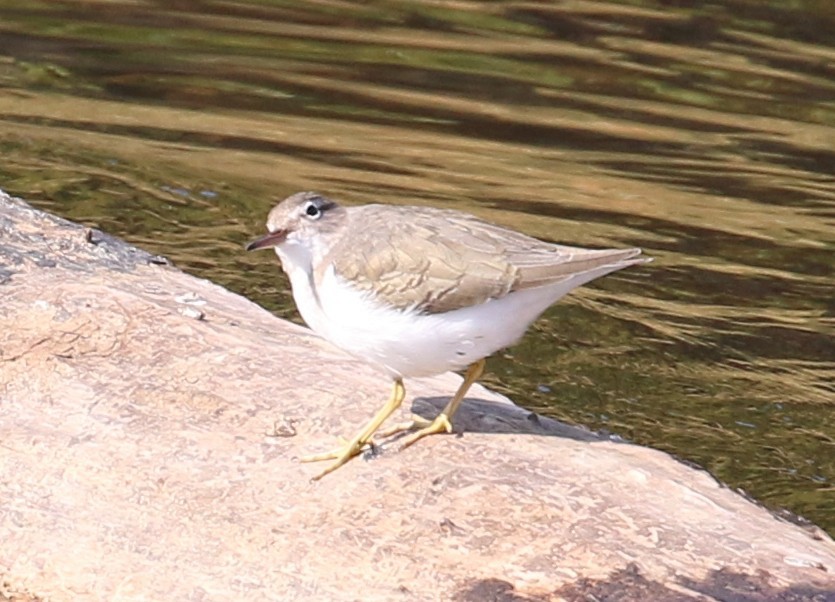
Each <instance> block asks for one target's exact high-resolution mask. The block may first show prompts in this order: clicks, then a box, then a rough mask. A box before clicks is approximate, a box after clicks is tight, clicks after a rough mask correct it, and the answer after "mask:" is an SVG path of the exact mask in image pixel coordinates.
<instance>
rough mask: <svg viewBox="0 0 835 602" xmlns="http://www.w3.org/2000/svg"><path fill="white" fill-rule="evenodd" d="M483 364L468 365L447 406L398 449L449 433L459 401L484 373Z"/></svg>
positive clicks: (481, 361) (407, 438)
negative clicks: (433, 436)
mask: <svg viewBox="0 0 835 602" xmlns="http://www.w3.org/2000/svg"><path fill="white" fill-rule="evenodd" d="M484 364H485V361H484V360H483V359H480V360H478V361H477V362H475V363H473V364H470V367H469V368H467V373H466V374H465V375H464V382H462V383H461V386H460V387H458V390H457V391H456V392H455V395H454V396H453V398H452V399H451V400H450V402H449V403H448V404H447V406H446V407H445V408H444V409H443V410H442V411H441V413H440V414H438V416H437V418H435V420H433V421H432V422H431V423H430V424H429V425H427V426H424V427H423V428H421V429H420V430H419V431H417V432H416V433H413V434H411V435H409V436H408V437H406V439H404V440H403V445H402V447H401V448H400V449H405V448H407V447H409V446H410V445H412V444H413V443H416V442H417V441H420V440H421V439H423V438H424V437H426V436H427V435H434V434H436V433H451V432H452V423H451V422H450V420H452V417H453V415H454V414H455V412H456V411H457V410H458V406H459V405H461V401H462V400H463V399H464V396H465V395H466V394H467V391H468V390H469V389H470V386H472V384H473V383H474V382H475V381H477V380H478V379H479V378H480V377H481V374H482V373H483V372H484Z"/></svg>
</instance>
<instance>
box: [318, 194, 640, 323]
mask: <svg viewBox="0 0 835 602" xmlns="http://www.w3.org/2000/svg"><path fill="white" fill-rule="evenodd" d="M348 215H349V220H350V224H351V225H350V228H349V230H350V231H351V232H352V233H354V234H353V235H352V236H351V237H350V239H349V238H347V237H343V239H342V241H341V242H340V244H339V245H338V246H335V247H334V248H333V249H332V250H331V253H330V255H329V257H328V258H327V259H330V260H331V261H332V263H333V267H334V269H335V271H336V273H337V274H339V275H340V276H342V277H343V278H346V279H350V280H352V281H353V282H354V283H355V285H356V286H357V287H358V288H360V289H361V290H366V291H369V292H371V293H373V294H374V295H375V296H376V297H378V298H379V299H381V300H382V301H385V302H386V303H389V304H391V305H392V306H394V307H397V308H401V309H405V308H409V307H414V308H416V309H418V310H420V311H423V312H426V313H442V312H447V311H452V310H455V309H460V308H462V307H468V306H470V305H476V304H479V303H483V302H485V301H487V300H488V299H497V298H500V297H503V296H505V295H507V294H508V293H509V292H511V291H514V290H520V289H525V288H532V287H538V286H547V285H549V284H553V283H556V282H559V281H561V280H565V279H566V278H569V277H571V276H574V275H577V274H579V273H583V272H586V271H589V270H593V269H595V268H598V267H600V266H603V265H608V264H616V263H619V262H620V261H623V260H626V259H628V258H630V257H634V256H635V255H637V254H639V253H640V250H639V249H623V250H620V249H614V250H599V251H597V250H587V249H580V248H577V247H568V246H563V245H552V244H549V243H545V242H542V241H540V240H537V239H535V238H532V237H530V236H526V235H524V234H520V233H518V232H514V231H512V230H508V229H506V228H502V227H500V226H496V225H494V224H490V223H487V222H483V221H481V220H479V219H477V218H475V217H473V216H470V215H467V214H464V213H459V212H456V211H445V210H441V209H433V208H429V207H396V206H389V205H364V206H361V207H352V208H349V209H348ZM630 263H631V262H630ZM624 265H628V264H624Z"/></svg>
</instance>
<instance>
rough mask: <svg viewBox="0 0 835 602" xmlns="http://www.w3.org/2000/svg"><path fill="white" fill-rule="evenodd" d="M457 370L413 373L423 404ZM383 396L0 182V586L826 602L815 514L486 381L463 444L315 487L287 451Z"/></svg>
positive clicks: (199, 286)
mask: <svg viewBox="0 0 835 602" xmlns="http://www.w3.org/2000/svg"><path fill="white" fill-rule="evenodd" d="M276 269H278V266H276ZM201 316H202V317H201ZM458 382H459V377H457V376H455V375H451V374H447V375H444V376H440V377H437V378H431V379H422V380H416V381H411V382H407V389H408V392H409V393H410V394H411V395H412V396H414V397H416V398H417V400H416V401H415V402H414V408H415V409H416V411H417V412H418V413H421V414H424V415H427V416H429V415H431V414H432V413H433V412H435V411H437V408H439V407H441V406H442V404H443V403H444V402H445V401H446V399H447V396H448V395H450V394H451V393H452V392H453V391H454V389H455V387H456V385H457V383H458ZM388 393H389V382H388V381H387V380H386V379H385V377H383V376H381V375H380V374H377V373H375V372H374V371H373V370H371V369H370V368H368V367H366V366H364V365H363V364H362V363H361V362H359V361H356V360H353V359H351V358H350V357H348V356H346V355H344V354H343V353H342V352H340V351H338V350H337V349H334V348H333V347H331V346H329V345H328V344H327V343H325V342H323V341H322V340H320V339H319V338H317V337H316V336H314V335H313V334H311V333H310V332H309V331H307V330H305V329H303V328H300V327H298V326H295V325H292V324H290V323H287V322H284V321H282V320H280V319H278V318H276V317H274V316H272V315H271V314H269V313H268V312H266V311H265V310H263V309H261V308H259V307H258V306H256V305H255V304H253V303H251V302H249V301H247V300H246V299H244V298H242V297H240V296H237V295H234V294H232V293H230V292H229V291H227V290H225V289H223V288H221V287H219V286H216V285H214V284H212V283H210V282H207V281H205V280H198V279H196V278H193V277H191V276H188V275H186V274H184V273H182V272H180V271H178V270H177V269H174V268H173V267H170V266H168V265H165V264H164V263H161V262H160V260H159V258H153V257H151V256H150V255H148V254H146V253H144V252H143V251H140V250H138V249H135V248H132V247H130V246H128V245H126V244H124V243H122V242H120V241H118V240H116V239H113V238H111V237H108V236H106V235H104V234H102V233H101V232H97V231H93V232H91V237H89V238H88V230H86V229H85V228H84V227H82V226H79V225H76V224H72V223H70V222H67V221H64V220H61V219H58V218H55V217H53V216H50V215H48V214H45V213H42V212H39V211H36V210H34V209H32V208H31V207H29V206H28V205H26V204H25V203H24V202H22V201H20V200H16V199H13V198H9V197H8V196H6V195H3V194H2V193H0V584H3V583H5V588H6V592H5V594H4V593H3V588H2V587H0V600H2V599H3V598H4V596H6V597H10V598H11V599H14V592H16V591H17V592H21V591H27V592H29V593H31V594H35V595H38V596H42V597H44V598H45V599H47V600H54V601H65V600H67V601H69V600H72V601H87V600H112V601H119V600H131V601H133V600H136V601H141V600H147V601H169V600H171V601H173V600H177V601H185V600H195V601H198V600H223V601H226V600H247V601H249V600H252V601H260V600H364V601H375V600H381V601H388V600H517V601H523V600H524V601H532V600H564V599H567V600H587V599H618V600H633V599H640V600H835V576H834V574H835V545H833V542H832V540H830V539H829V537H827V536H826V535H825V534H823V533H822V532H821V531H820V530H816V529H802V528H800V527H798V526H795V525H793V524H789V523H787V522H783V521H781V520H778V519H776V518H774V517H773V516H772V515H771V514H769V512H767V511H766V510H764V509H762V508H760V507H758V506H757V505H755V504H753V503H751V502H749V501H747V500H746V499H744V498H743V497H741V496H740V495H737V494H736V493H734V492H732V491H730V490H728V489H727V488H724V487H722V486H720V485H718V484H717V483H716V482H715V481H714V480H713V479H712V478H711V477H710V476H709V475H708V474H706V473H705V472H703V471H699V470H696V469H693V468H690V467H687V466H685V465H684V464H681V463H679V462H676V461H674V460H673V459H672V458H670V457H669V456H668V455H666V454H664V453H661V452H658V451H654V450H651V449H647V448H643V447H638V446H634V445H627V444H622V443H620V444H619V443H616V442H611V441H607V440H604V439H602V438H599V437H596V436H594V435H591V434H589V433H587V432H584V431H582V430H579V429H574V428H570V427H566V426H564V425H560V424H558V423H556V422H554V421H552V420H547V419H538V418H536V417H535V416H532V415H531V414H529V413H528V412H526V411H524V410H521V409H519V408H517V407H515V406H514V405H512V404H510V403H509V402H508V401H507V400H506V399H504V398H501V397H500V396H498V395H496V394H494V393H491V392H489V391H487V390H485V389H483V388H480V387H474V388H473V390H472V392H471V398H470V399H469V400H468V401H467V402H466V403H465V404H464V406H463V407H462V411H461V414H460V417H459V418H458V420H457V425H458V426H459V427H463V430H464V431H465V432H464V434H463V436H446V437H442V436H437V437H430V438H428V439H425V440H423V441H421V442H420V443H419V444H417V445H415V446H413V447H411V448H409V449H408V450H406V451H404V452H402V453H401V452H398V451H397V450H396V445H395V444H393V443H392V444H389V445H384V446H383V447H382V449H381V451H380V453H378V454H377V455H376V457H373V458H366V459H362V458H360V459H355V460H354V461H352V462H351V463H349V464H348V465H347V466H345V467H343V468H341V469H340V470H338V471H336V472H335V473H334V474H332V475H330V476H328V477H326V478H325V479H323V480H322V481H320V482H311V481H310V477H311V476H313V475H314V474H316V473H317V472H318V471H319V470H320V468H321V467H320V466H319V465H310V464H300V463H299V462H298V457H299V456H301V455H304V454H308V453H311V452H317V451H320V450H322V449H325V448H329V447H331V446H333V445H334V444H335V443H336V441H335V435H337V434H339V433H343V434H349V433H352V432H353V431H355V430H356V429H357V428H358V427H359V426H360V425H361V424H362V423H364V421H365V420H367V419H368V418H369V417H370V415H371V414H372V413H373V412H374V411H375V410H376V409H378V407H379V406H380V404H381V402H382V401H383V400H384V398H385V397H386V396H387V395H388ZM406 405H407V406H411V405H412V404H411V403H410V402H407V404H406ZM409 409H410V408H409V407H406V408H404V411H403V416H402V417H403V418H405V417H406V416H407V414H408V411H409ZM607 595H608V596H609V597H608V598H607V597H606V596H607ZM595 596H596V597H595ZM617 596H620V597H617ZM734 596H736V597H734ZM744 596H748V597H744Z"/></svg>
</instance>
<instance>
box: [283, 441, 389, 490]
mask: <svg viewBox="0 0 835 602" xmlns="http://www.w3.org/2000/svg"><path fill="white" fill-rule="evenodd" d="M340 440H341V441H343V442H344V444H343V445H342V447H340V448H337V449H335V450H332V451H329V452H324V453H321V454H315V455H313V456H305V457H303V458H301V459H300V460H299V461H300V462H322V461H324V460H336V462H334V463H333V464H331V465H330V466H328V467H327V468H326V469H325V470H323V471H322V472H320V473H319V474H318V475H316V476H315V477H313V479H312V480H314V481H318V480H319V479H321V478H322V477H324V476H325V475H326V474H330V473H332V472H333V471H334V470H336V469H337V468H339V467H340V466H342V465H343V464H346V463H347V462H348V461H349V460H350V459H351V458H353V457H354V456H358V455H359V454H360V453H361V452H362V450H363V449H364V448H365V447H366V446H368V447H374V442H373V441H371V440H368V441H363V440H362V439H361V438H360V437H359V436H357V437H354V438H353V439H352V440H350V441H347V440H346V439H344V438H342V437H340Z"/></svg>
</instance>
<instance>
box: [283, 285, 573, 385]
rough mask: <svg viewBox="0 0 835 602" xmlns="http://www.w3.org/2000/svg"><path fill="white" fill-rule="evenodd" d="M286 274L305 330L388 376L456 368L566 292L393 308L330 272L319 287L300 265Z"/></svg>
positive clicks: (514, 333) (515, 332) (513, 337)
mask: <svg viewBox="0 0 835 602" xmlns="http://www.w3.org/2000/svg"><path fill="white" fill-rule="evenodd" d="M290 279H291V283H292V286H293V297H294V299H295V301H296V305H297V307H298V309H299V312H300V313H301V315H302V318H304V320H305V322H306V323H307V325H308V326H310V328H311V329H313V330H314V331H315V332H317V333H318V334H320V335H321V336H323V337H324V338H326V339H327V340H329V341H330V342H331V343H333V344H334V345H336V346H338V347H340V348H342V349H344V350H345V351H347V352H349V353H351V354H353V355H355V356H357V357H359V358H361V359H363V360H365V361H367V362H369V363H372V364H375V365H377V366H378V367H380V368H381V369H383V370H385V371H386V372H388V373H389V374H390V375H391V376H393V377H395V376H409V377H413V376H429V375H433V374H439V373H442V372H446V371H447V370H459V369H462V368H464V367H466V366H468V365H469V364H471V363H473V362H474V361H476V360H478V359H480V358H482V357H486V356H488V355H490V354H492V353H494V352H495V351H497V350H499V349H502V348H504V347H508V346H510V345H512V344H513V343H515V342H516V341H517V340H518V339H519V338H520V337H521V336H522V335H523V334H524V332H525V329H526V328H527V327H528V325H529V324H530V323H531V322H532V321H533V320H535V319H536V318H537V316H538V315H539V314H540V313H541V312H542V311H543V310H544V309H545V308H546V307H548V306H549V305H550V304H551V303H553V302H554V301H555V300H556V299H557V298H559V297H560V296H562V294H564V292H562V293H561V294H560V292H559V291H557V290H556V289H555V288H553V287H546V288H541V289H532V290H528V291H521V292H517V293H512V294H510V295H508V296H506V297H503V298H502V299H497V300H493V301H488V302H486V303H483V304H481V305H477V306H473V307H467V308H463V309H458V310H454V311H450V312H446V313H443V314H421V313H418V312H417V311H414V310H411V311H409V310H406V311H401V310H396V309H392V308H391V307H388V306H386V305H384V304H382V303H381V302H379V301H377V300H375V299H374V298H373V297H372V296H371V295H370V294H369V293H365V292H362V291H358V290H357V289H354V288H352V287H351V286H350V285H348V284H346V282H345V281H343V280H342V279H340V278H339V277H338V276H336V275H335V274H334V273H333V272H332V271H330V270H329V271H328V273H326V275H325V276H324V277H323V279H322V282H321V284H320V285H319V287H318V288H314V287H313V285H312V283H311V281H310V278H309V277H308V274H307V273H306V272H305V271H304V270H298V269H297V270H293V271H291V272H290ZM570 288H573V286H568V287H565V292H567V290H570Z"/></svg>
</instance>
